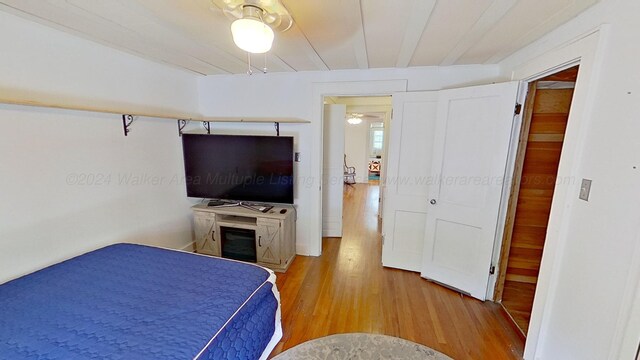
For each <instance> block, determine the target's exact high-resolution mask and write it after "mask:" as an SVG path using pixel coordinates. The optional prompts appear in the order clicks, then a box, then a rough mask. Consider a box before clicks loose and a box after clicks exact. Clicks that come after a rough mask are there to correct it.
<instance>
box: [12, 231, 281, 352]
mask: <svg viewBox="0 0 640 360" xmlns="http://www.w3.org/2000/svg"><path fill="white" fill-rule="evenodd" d="M268 278H269V273H268V272H267V271H266V270H265V269H262V268H260V267H257V266H253V265H250V264H243V263H239V262H235V261H228V260H224V259H218V258H211V257H205V256H198V255H194V254H188V253H182V252H177V251H171V250H164V249H158V248H153V247H147V246H141V245H132V244H117V245H112V246H108V247H105V248H102V249H99V250H96V251H93V252H90V253H87V254H84V255H82V256H79V257H76V258H73V259H70V260H68V261H65V262H62V263H60V264H56V265H54V266H51V267H48V268H45V269H43V270H40V271H38V272H35V273H33V274H30V275H27V276H24V277H21V278H19V279H16V280H13V281H10V282H8V283H6V284H4V285H0V359H12V360H13V359H194V358H197V359H257V358H258V357H259V356H260V354H261V353H262V352H263V350H264V349H265V347H266V346H267V344H268V343H269V341H270V339H271V337H272V335H273V333H274V331H275V313H276V310H277V307H278V302H277V299H276V298H275V296H274V294H273V292H272V286H274V285H273V284H272V283H271V282H268V281H267V279H268Z"/></svg>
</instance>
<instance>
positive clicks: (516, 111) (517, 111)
mask: <svg viewBox="0 0 640 360" xmlns="http://www.w3.org/2000/svg"><path fill="white" fill-rule="evenodd" d="M521 112H522V104H518V103H516V108H515V109H514V110H513V113H514V115H520V113H521Z"/></svg>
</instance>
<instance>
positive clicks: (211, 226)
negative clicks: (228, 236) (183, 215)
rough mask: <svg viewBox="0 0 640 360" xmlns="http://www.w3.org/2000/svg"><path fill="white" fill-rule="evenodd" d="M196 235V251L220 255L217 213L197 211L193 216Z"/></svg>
mask: <svg viewBox="0 0 640 360" xmlns="http://www.w3.org/2000/svg"><path fill="white" fill-rule="evenodd" d="M193 222H194V232H195V237H196V239H195V240H196V252H198V253H201V254H208V255H216V256H220V250H219V244H220V241H218V240H217V236H216V221H215V215H214V214H211V213H202V212H196V213H195V214H194V217H193Z"/></svg>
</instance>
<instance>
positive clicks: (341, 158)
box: [322, 96, 392, 237]
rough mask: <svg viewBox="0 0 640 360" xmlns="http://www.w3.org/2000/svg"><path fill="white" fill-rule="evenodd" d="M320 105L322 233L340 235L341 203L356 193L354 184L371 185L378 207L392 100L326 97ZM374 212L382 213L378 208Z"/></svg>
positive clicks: (375, 97) (342, 216)
mask: <svg viewBox="0 0 640 360" xmlns="http://www.w3.org/2000/svg"><path fill="white" fill-rule="evenodd" d="M324 106H325V110H324V116H323V117H324V119H323V124H324V128H323V190H322V192H323V214H322V225H323V226H322V233H323V237H341V236H342V233H343V231H342V230H343V229H342V227H343V222H342V220H343V218H344V217H345V216H346V214H344V215H343V206H344V202H345V201H346V200H347V199H346V197H350V196H353V194H354V193H357V191H354V190H356V188H361V187H368V186H372V187H375V189H371V190H370V191H373V192H374V193H375V194H376V200H377V202H378V203H379V204H378V205H379V206H377V207H376V209H380V207H381V206H382V201H383V198H382V193H383V192H382V191H380V186H381V185H380V179H381V178H384V173H385V170H386V165H387V164H386V153H387V146H388V141H387V139H386V138H387V136H385V134H386V132H387V131H388V129H389V122H390V120H391V109H392V100H391V96H325V97H324ZM347 173H348V174H349V175H348V176H347ZM360 190H361V189H360ZM352 200H353V199H352ZM361 200H362V201H368V200H366V199H364V198H362V199H361ZM377 216H378V217H381V213H380V211H379V210H377Z"/></svg>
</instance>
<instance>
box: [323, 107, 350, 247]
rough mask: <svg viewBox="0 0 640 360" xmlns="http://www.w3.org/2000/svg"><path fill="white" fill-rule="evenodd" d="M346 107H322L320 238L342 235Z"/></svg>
mask: <svg viewBox="0 0 640 360" xmlns="http://www.w3.org/2000/svg"><path fill="white" fill-rule="evenodd" d="M346 114H347V106H346V105H343V104H339V105H325V106H324V117H323V122H324V133H323V143H324V146H323V149H324V150H323V151H324V154H323V161H324V164H323V173H322V236H323V237H341V236H342V192H343V186H344V184H343V177H344V169H343V164H344V126H345V124H344V123H345V117H346Z"/></svg>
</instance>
